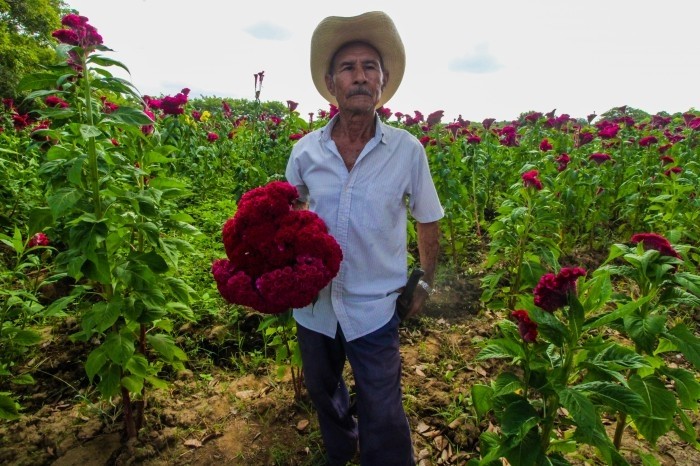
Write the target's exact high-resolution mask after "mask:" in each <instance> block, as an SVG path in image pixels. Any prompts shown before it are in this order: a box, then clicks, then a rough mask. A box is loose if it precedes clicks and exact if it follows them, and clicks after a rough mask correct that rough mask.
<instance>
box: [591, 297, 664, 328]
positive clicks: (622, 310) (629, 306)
mask: <svg viewBox="0 0 700 466" xmlns="http://www.w3.org/2000/svg"><path fill="white" fill-rule="evenodd" d="M651 298H652V296H651V295H649V296H644V297H642V298H639V299H638V300H636V301H630V302H628V303H626V304H624V305H622V306H620V307H619V308H617V309H615V310H614V311H612V312H608V313H606V314H603V315H602V316H600V317H597V318H594V319H593V320H592V321H590V322H588V323H586V324H584V325H583V330H592V329H594V328H600V327H602V326H604V325H608V324H609V323H611V322H615V321H616V320H618V319H622V318H624V317H626V316H628V315H629V314H631V313H633V312H634V311H636V310H637V309H639V307H640V306H642V305H643V304H645V303H646V302H647V301H649V300H650V299H651Z"/></svg>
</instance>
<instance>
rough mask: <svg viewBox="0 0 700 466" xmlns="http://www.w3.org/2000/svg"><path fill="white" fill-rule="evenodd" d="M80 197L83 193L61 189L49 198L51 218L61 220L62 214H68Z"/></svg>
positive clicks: (73, 189) (71, 189)
mask: <svg viewBox="0 0 700 466" xmlns="http://www.w3.org/2000/svg"><path fill="white" fill-rule="evenodd" d="M82 197H83V193H82V192H81V191H79V190H77V189H75V188H61V189H59V190H58V191H56V192H55V193H54V194H52V195H51V196H49V198H48V201H49V207H50V208H51V214H52V215H53V218H61V217H62V216H63V214H65V213H66V212H68V211H69V210H70V209H71V208H72V207H73V206H74V205H75V204H76V203H77V202H78V201H79V200H80V199H82Z"/></svg>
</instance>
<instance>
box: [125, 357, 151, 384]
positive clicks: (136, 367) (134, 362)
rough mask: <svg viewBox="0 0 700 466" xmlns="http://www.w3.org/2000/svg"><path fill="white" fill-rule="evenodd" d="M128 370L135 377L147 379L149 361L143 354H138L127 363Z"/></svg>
mask: <svg viewBox="0 0 700 466" xmlns="http://www.w3.org/2000/svg"><path fill="white" fill-rule="evenodd" d="M126 369H127V370H128V371H129V372H130V373H132V374H133V375H136V376H139V377H141V378H145V377H147V376H148V360H147V359H146V357H145V356H144V355H143V354H140V353H136V354H134V356H133V357H132V358H131V359H129V362H127V363H126Z"/></svg>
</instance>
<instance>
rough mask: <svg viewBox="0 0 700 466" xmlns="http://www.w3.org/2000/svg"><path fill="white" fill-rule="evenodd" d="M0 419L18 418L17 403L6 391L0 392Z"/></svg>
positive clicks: (11, 419)
mask: <svg viewBox="0 0 700 466" xmlns="http://www.w3.org/2000/svg"><path fill="white" fill-rule="evenodd" d="M0 419H6V420H8V421H14V420H15V419H19V404H18V403H17V402H15V400H14V399H13V398H12V397H11V396H10V394H9V393H8V392H0Z"/></svg>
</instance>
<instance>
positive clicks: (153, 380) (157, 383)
mask: <svg viewBox="0 0 700 466" xmlns="http://www.w3.org/2000/svg"><path fill="white" fill-rule="evenodd" d="M146 381H147V382H148V383H150V384H151V385H153V386H154V387H155V388H160V389H167V388H168V383H167V382H166V381H165V380H161V379H159V378H158V377H153V376H148V377H146Z"/></svg>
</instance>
